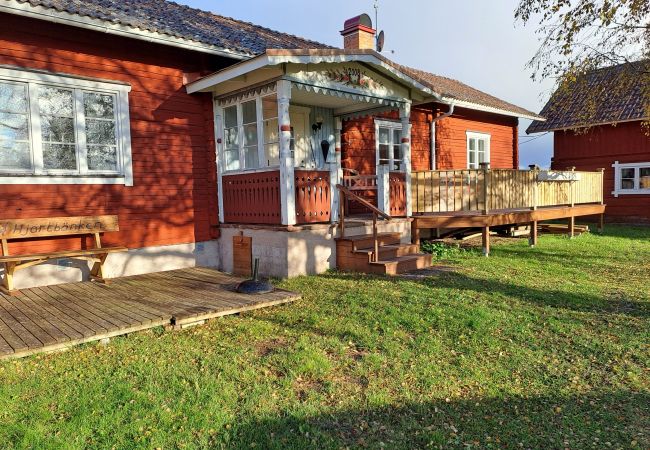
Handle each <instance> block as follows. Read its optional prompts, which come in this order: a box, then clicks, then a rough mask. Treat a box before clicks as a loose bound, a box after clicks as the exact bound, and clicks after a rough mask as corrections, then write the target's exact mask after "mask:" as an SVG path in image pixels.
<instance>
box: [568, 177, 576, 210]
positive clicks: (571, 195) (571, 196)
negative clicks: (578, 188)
mask: <svg viewBox="0 0 650 450" xmlns="http://www.w3.org/2000/svg"><path fill="white" fill-rule="evenodd" d="M569 170H571V172H575V171H576V168H575V167H569ZM575 185H576V184H575V180H573V179H571V181H569V201H570V202H571V208H573V207H574V206H575V195H574V193H573V191H574V190H575Z"/></svg>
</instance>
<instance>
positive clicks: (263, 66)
mask: <svg viewBox="0 0 650 450" xmlns="http://www.w3.org/2000/svg"><path fill="white" fill-rule="evenodd" d="M322 63H330V64H332V63H334V64H336V63H340V64H344V63H359V64H362V65H364V66H366V67H370V68H372V69H374V70H376V71H377V72H378V73H380V74H381V75H383V76H385V77H386V78H388V79H390V80H392V81H394V82H396V83H398V84H400V85H402V86H405V87H408V88H409V89H415V90H416V91H417V92H418V93H420V96H421V99H427V100H435V101H442V98H441V97H440V95H438V94H437V93H435V92H434V91H433V90H431V89H430V88H428V87H427V86H425V85H424V84H422V83H420V82H419V81H418V80H416V79H415V78H413V77H411V76H409V75H407V74H406V73H404V72H403V71H401V70H400V69H399V68H398V67H397V65H396V64H394V63H392V62H391V61H390V60H388V59H386V58H384V57H383V56H381V55H380V54H379V53H377V52H375V51H372V50H340V49H293V50H286V49H268V50H266V51H265V52H264V53H262V54H261V55H259V56H256V57H254V58H251V59H249V60H246V61H242V62H239V63H237V64H235V65H233V66H230V67H228V68H226V69H222V70H219V71H217V72H215V73H213V74H210V75H208V76H205V77H203V78H200V79H198V80H195V81H193V82H190V83H188V84H187V86H186V87H187V92H188V93H190V94H192V93H195V92H207V91H211V90H213V88H214V87H215V86H217V85H220V84H222V83H226V82H229V81H232V80H234V79H236V78H238V77H242V76H246V75H249V74H251V73H253V72H256V73H260V74H262V73H263V72H264V71H266V72H267V73H266V76H264V75H262V78H268V79H271V78H274V77H277V76H278V75H286V70H285V68H284V67H283V65H285V64H297V65H307V64H322ZM274 68H275V70H273V69H274ZM258 80H259V79H256V81H258ZM409 100H410V99H409Z"/></svg>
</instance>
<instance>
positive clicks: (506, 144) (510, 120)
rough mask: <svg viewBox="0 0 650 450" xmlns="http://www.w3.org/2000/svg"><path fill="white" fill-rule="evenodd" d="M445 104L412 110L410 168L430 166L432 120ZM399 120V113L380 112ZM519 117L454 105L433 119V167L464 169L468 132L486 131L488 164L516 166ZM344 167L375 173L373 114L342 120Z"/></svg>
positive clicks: (465, 165)
mask: <svg viewBox="0 0 650 450" xmlns="http://www.w3.org/2000/svg"><path fill="white" fill-rule="evenodd" d="M447 109H448V107H447V106H446V105H443V106H440V105H437V104H428V105H423V106H418V107H415V108H413V110H412V112H411V167H412V170H429V169H430V168H431V120H432V118H433V117H434V115H435V116H438V115H440V114H443V113H444V112H445V111H447ZM381 117H382V118H388V119H395V120H397V119H398V113H397V112H396V111H395V112H391V113H388V114H383V115H381ZM517 125H518V119H517V118H515V117H507V116H500V115H497V114H491V113H483V112H480V111H472V110H469V109H465V108H456V109H455V111H454V114H453V115H452V116H451V117H448V118H445V119H441V120H439V121H438V122H436V159H437V161H436V167H437V168H438V169H441V170H445V169H466V168H467V136H466V134H465V133H466V132H467V131H476V132H480V133H488V134H490V135H491V139H490V158H491V166H492V167H493V168H500V169H513V168H518V166H519V160H518V146H517V133H518V127H517ZM342 142H343V149H342V158H343V167H347V168H350V169H355V170H358V171H359V172H360V173H362V174H373V173H375V165H376V160H375V159H376V147H375V124H374V119H373V118H372V117H362V118H358V119H353V120H348V121H345V122H344V123H343V133H342Z"/></svg>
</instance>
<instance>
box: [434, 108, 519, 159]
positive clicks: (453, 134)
mask: <svg viewBox="0 0 650 450" xmlns="http://www.w3.org/2000/svg"><path fill="white" fill-rule="evenodd" d="M434 108H435V107H434ZM436 109H437V108H436ZM447 109H448V108H447V106H443V107H442V108H441V110H442V112H445V111H447ZM442 112H440V110H437V114H441V113H442ZM517 124H518V119H517V118H516V117H508V116H500V115H497V114H490V113H485V112H481V111H473V110H469V109H465V108H456V109H455V110H454V114H453V115H452V116H450V117H447V118H445V119H441V120H439V121H438V122H436V158H437V160H438V161H437V168H438V169H440V170H445V169H466V168H467V135H466V132H467V131H475V132H478V133H487V134H489V135H490V136H491V137H490V166H491V167H492V168H494V169H517V168H519V158H518V148H517V132H518V127H517Z"/></svg>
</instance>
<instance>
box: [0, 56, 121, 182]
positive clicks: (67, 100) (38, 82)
mask: <svg viewBox="0 0 650 450" xmlns="http://www.w3.org/2000/svg"><path fill="white" fill-rule="evenodd" d="M128 90H129V87H128V86H125V85H121V84H116V85H112V84H111V83H106V82H95V81H92V80H88V79H78V78H73V77H69V76H65V75H54V74H49V73H44V72H36V71H21V70H15V69H4V68H0V183H4V184H6V183H30V182H33V181H34V179H38V181H36V182H40V183H68V182H70V183H85V182H96V181H97V179H101V181H99V182H101V183H124V184H129V185H130V184H132V175H131V150H130V131H129V127H130V124H129V119H128V117H129V116H128ZM127 178H128V179H127Z"/></svg>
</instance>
